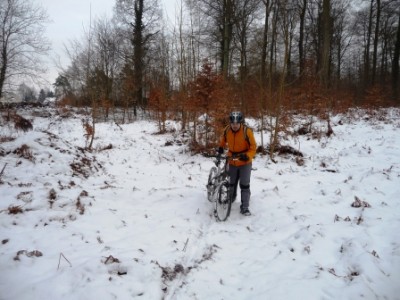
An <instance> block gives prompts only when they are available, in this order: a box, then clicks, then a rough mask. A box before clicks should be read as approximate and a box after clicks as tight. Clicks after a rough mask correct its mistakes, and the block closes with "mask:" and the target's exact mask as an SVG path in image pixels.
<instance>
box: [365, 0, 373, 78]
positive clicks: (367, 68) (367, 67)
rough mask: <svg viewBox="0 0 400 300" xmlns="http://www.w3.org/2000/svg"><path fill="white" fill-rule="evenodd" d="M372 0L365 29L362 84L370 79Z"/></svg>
mask: <svg viewBox="0 0 400 300" xmlns="http://www.w3.org/2000/svg"><path fill="white" fill-rule="evenodd" d="M373 6H374V0H371V6H370V10H369V17H368V20H369V21H368V30H367V45H366V46H365V54H364V55H365V58H364V65H365V67H364V68H365V70H364V78H365V79H364V85H367V84H368V83H369V81H370V58H369V54H370V51H369V48H370V46H371V35H372V14H373Z"/></svg>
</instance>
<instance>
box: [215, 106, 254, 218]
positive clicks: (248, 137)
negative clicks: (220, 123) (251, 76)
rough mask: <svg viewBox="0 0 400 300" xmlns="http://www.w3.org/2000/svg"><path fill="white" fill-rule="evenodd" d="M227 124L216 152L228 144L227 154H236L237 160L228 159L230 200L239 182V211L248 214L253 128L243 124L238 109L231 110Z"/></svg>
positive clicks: (234, 197)
mask: <svg viewBox="0 0 400 300" xmlns="http://www.w3.org/2000/svg"><path fill="white" fill-rule="evenodd" d="M229 121H230V125H228V126H227V127H226V128H225V130H224V133H223V135H222V136H221V140H220V144H219V148H218V152H219V153H220V154H222V153H223V152H224V148H225V147H226V145H228V156H236V157H238V158H239V160H230V161H229V176H230V186H231V192H232V194H231V196H232V202H233V201H235V200H236V195H237V186H238V183H240V190H241V202H242V203H241V205H240V213H241V214H243V215H245V216H250V215H251V213H250V210H249V205H250V194H251V192H250V176H251V167H252V161H253V157H254V156H255V154H256V148H257V144H256V141H255V139H254V134H253V130H252V129H251V128H249V127H247V126H245V125H244V118H243V114H242V113H241V112H239V111H234V112H231V113H230V115H229Z"/></svg>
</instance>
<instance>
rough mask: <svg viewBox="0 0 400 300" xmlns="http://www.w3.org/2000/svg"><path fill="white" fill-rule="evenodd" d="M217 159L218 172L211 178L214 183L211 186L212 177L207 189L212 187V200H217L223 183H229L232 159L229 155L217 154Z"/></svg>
mask: <svg viewBox="0 0 400 300" xmlns="http://www.w3.org/2000/svg"><path fill="white" fill-rule="evenodd" d="M215 157H216V160H215V161H214V163H215V166H216V168H217V172H216V174H215V176H214V177H213V178H211V182H212V183H213V184H212V186H210V178H209V184H207V189H210V188H211V189H212V202H215V201H216V196H217V191H218V188H219V186H220V185H221V184H223V183H225V182H227V183H228V184H229V175H228V170H229V164H228V160H229V159H230V157H229V156H215Z"/></svg>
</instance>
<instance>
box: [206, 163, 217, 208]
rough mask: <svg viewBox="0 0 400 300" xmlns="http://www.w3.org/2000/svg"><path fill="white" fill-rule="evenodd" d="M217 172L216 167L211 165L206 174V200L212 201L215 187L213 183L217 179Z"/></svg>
mask: <svg viewBox="0 0 400 300" xmlns="http://www.w3.org/2000/svg"><path fill="white" fill-rule="evenodd" d="M217 173H218V170H217V168H216V167H212V168H211V170H210V174H209V175H208V181H207V199H208V201H210V202H212V201H213V200H214V199H213V194H214V189H215V183H216V180H217Z"/></svg>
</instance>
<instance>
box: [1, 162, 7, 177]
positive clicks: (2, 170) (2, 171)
mask: <svg viewBox="0 0 400 300" xmlns="http://www.w3.org/2000/svg"><path fill="white" fill-rule="evenodd" d="M6 166H7V163H5V164H4V167H3V169H1V172H0V178H1V176H3V173H4V170H5V168H6Z"/></svg>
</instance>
